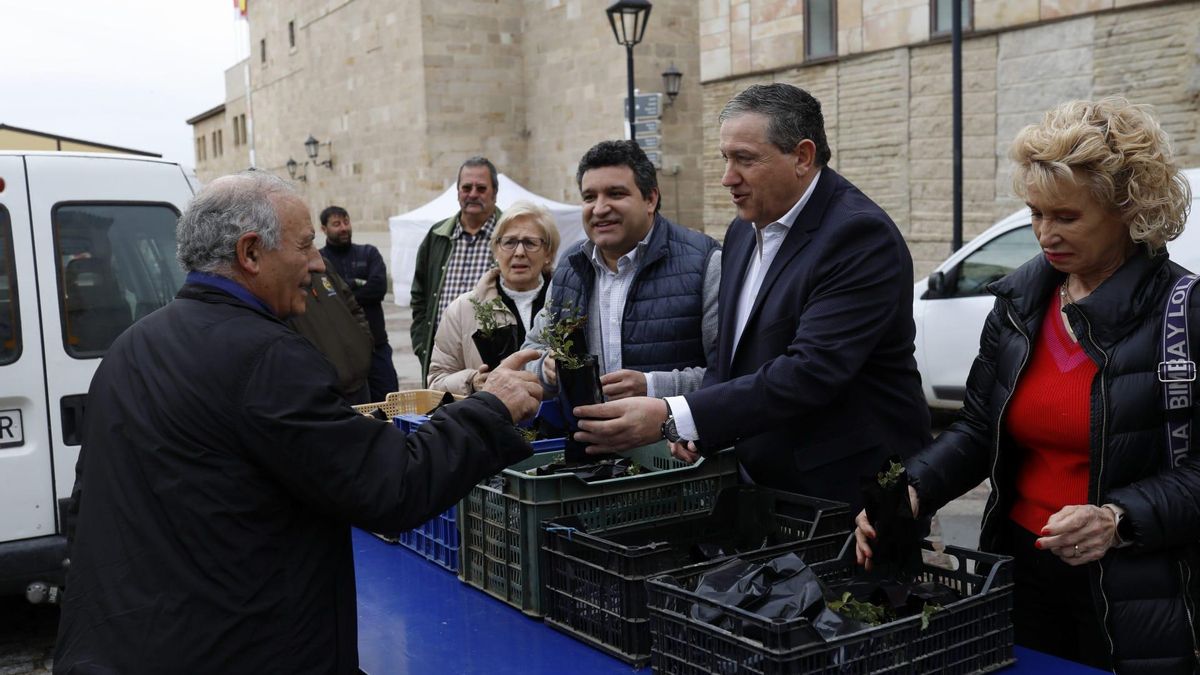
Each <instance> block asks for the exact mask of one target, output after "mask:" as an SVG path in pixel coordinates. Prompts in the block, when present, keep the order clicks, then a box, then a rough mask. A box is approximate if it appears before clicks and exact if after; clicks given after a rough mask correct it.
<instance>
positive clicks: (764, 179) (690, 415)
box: [576, 84, 931, 509]
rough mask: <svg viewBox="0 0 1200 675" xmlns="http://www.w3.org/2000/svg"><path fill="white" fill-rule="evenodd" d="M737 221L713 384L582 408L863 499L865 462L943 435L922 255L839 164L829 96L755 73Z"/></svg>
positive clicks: (603, 436)
mask: <svg viewBox="0 0 1200 675" xmlns="http://www.w3.org/2000/svg"><path fill="white" fill-rule="evenodd" d="M720 121H721V131H720V148H721V155H722V156H723V157H724V158H725V174H724V175H723V176H722V178H721V184H722V185H723V186H725V187H726V188H728V189H729V191H730V194H731V195H732V198H733V203H734V204H735V206H736V207H737V216H738V217H737V218H735V219H734V221H733V222H732V223H731V224H730V225H729V229H728V231H727V233H726V236H725V256H724V258H723V260H722V269H721V278H722V280H723V281H724V283H722V284H721V292H720V294H719V301H718V302H719V306H720V311H719V314H720V327H719V330H718V336H717V353H718V359H717V363H716V364H715V365H713V366H710V367H709V370H708V372H707V374H706V375H705V378H704V382H703V384H702V385H701V388H700V389H699V390H697V391H694V392H692V393H690V394H686V395H684V396H672V397H669V398H667V399H664V400H656V399H649V398H636V399H625V400H622V401H614V402H610V403H605V404H602V405H598V406H591V407H587V408H581V409H579V410H577V412H576V414H577V415H579V416H580V417H590V418H594V419H593V420H591V421H585V422H582V423H581V427H582V428H583V429H584V430H585V432H586V433H583V434H581V435H580V436H579V438H580V440H583V441H585V442H588V443H592V444H593V445H594V447H593V448H590V450H589V451H593V452H600V451H610V450H619V449H624V448H628V447H633V446H636V445H639V444H643V443H646V442H651V441H653V440H655V439H656V438H658V437H663V436H665V437H667V438H668V440H671V441H682V442H675V443H673V446H672V448H673V450H672V451H673V452H674V453H675V455H676V456H677V457H680V458H683V459H688V460H692V461H694V459H695V457H696V456H697V455H696V449H697V446H698V445H701V446H702V447H703V448H705V449H707V450H717V449H720V448H725V447H727V446H729V445H733V446H734V447H735V448H736V451H737V455H738V460H739V461H740V463H741V465H742V469H743V473H744V475H745V476H746V477H748V478H749V479H750V480H752V481H753V482H755V483H759V484H762V485H766V486H769V487H775V488H780V489H784V490H788V491H792V492H800V493H804V494H809V495H813V496H818V497H825V498H828V499H837V500H840V501H845V502H849V503H851V504H852V505H854V508H855V509H857V508H858V505H859V504H860V503H861V496H860V491H859V476H861V475H869V474H873V473H874V472H876V471H878V470H879V468H880V465H881V463H882V462H883V460H884V459H885V458H886V457H888V456H889V455H892V454H898V455H901V456H908V455H910V454H912V453H913V452H915V451H916V450H917V449H918V448H921V447H923V446H924V445H925V444H926V443H928V442H929V441H930V440H931V439H930V435H929V411H928V408H927V407H926V405H925V399H924V397H923V396H922V394H921V380H920V375H919V374H918V372H917V367H916V361H915V360H914V358H913V336H914V333H915V327H914V325H913V320H912V277H913V272H912V258H911V256H910V255H909V252H908V247H907V246H906V245H905V243H904V238H903V237H902V236H901V234H900V232H899V230H897V229H896V226H895V224H894V223H892V221H891V219H890V218H889V217H888V216H887V214H886V213H884V211H883V210H882V209H880V208H879V206H877V205H876V204H875V203H874V202H872V201H871V200H870V199H869V198H867V196H866V195H864V194H863V193H862V192H860V191H859V190H858V189H857V188H856V187H854V186H853V185H852V184H851V183H850V182H849V181H847V180H846V179H844V178H842V177H841V176H840V175H838V174H837V173H836V172H834V171H833V169H830V168H829V167H828V166H826V164H827V163H828V161H829V158H830V156H831V153H830V151H829V146H828V144H827V143H826V141H825V130H824V121H823V118H822V116H821V105H820V103H818V102H817V100H816V99H814V98H813V97H812V96H811V95H809V94H808V93H807V92H805V91H804V90H802V89H798V88H796V87H793V86H791V85H786V84H771V85H755V86H752V87H750V88H749V89H746V90H745V91H743V92H742V93H740V94H738V95H737V96H735V97H734V98H733V99H732V100H731V101H730V102H729V103H728V104H726V106H725V109H724V110H723V111H722V112H721V116H720Z"/></svg>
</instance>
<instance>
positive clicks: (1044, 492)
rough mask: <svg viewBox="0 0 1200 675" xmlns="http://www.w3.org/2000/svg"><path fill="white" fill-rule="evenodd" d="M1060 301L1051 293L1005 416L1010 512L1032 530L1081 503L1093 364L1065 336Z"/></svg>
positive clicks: (1088, 463) (1085, 498) (1087, 454)
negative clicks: (1012, 469)
mask: <svg viewBox="0 0 1200 675" xmlns="http://www.w3.org/2000/svg"><path fill="white" fill-rule="evenodd" d="M1060 302H1061V301H1060V299H1059V297H1058V294H1057V293H1055V296H1054V300H1053V301H1051V302H1050V303H1049V306H1048V307H1047V308H1046V315H1045V316H1044V317H1043V318H1042V330H1041V331H1039V333H1038V337H1037V340H1036V341H1035V342H1034V344H1033V354H1032V355H1031V357H1030V360H1029V365H1028V366H1027V367H1026V369H1025V373H1024V374H1023V375H1022V376H1021V379H1020V381H1018V382H1017V388H1016V391H1014V392H1013V396H1012V400H1011V401H1009V409H1008V410H1009V412H1008V419H1007V420H1006V428H1007V430H1008V433H1009V435H1011V436H1012V437H1013V439H1014V440H1015V441H1016V442H1017V445H1018V446H1020V448H1021V449H1020V452H1021V453H1022V456H1021V458H1020V465H1019V467H1018V469H1017V483H1016V491H1017V494H1016V499H1015V501H1014V503H1013V507H1012V511H1010V512H1009V517H1010V518H1012V519H1013V520H1014V521H1015V522H1016V523H1017V524H1018V525H1020V526H1021V527H1023V528H1025V529H1026V530H1029V531H1030V532H1032V533H1034V534H1040V533H1041V529H1042V527H1044V526H1045V525H1046V521H1047V520H1048V519H1049V518H1050V516H1052V515H1054V514H1055V513H1057V512H1058V510H1059V509H1061V508H1062V507H1064V506H1067V505H1069V504H1086V503H1088V473H1089V469H1090V467H1091V437H1090V434H1089V426H1090V421H1091V407H1092V406H1091V400H1092V378H1093V377H1094V376H1095V375H1096V364H1095V363H1093V362H1092V360H1091V359H1090V358H1088V356H1087V354H1085V353H1084V351H1083V348H1082V347H1080V346H1079V345H1078V344H1076V343H1075V342H1074V341H1072V340H1071V336H1070V335H1069V334H1068V333H1067V329H1066V328H1065V327H1064V326H1063V323H1062V319H1060V318H1059V310H1060V308H1061V304H1060Z"/></svg>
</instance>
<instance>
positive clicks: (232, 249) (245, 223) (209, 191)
mask: <svg viewBox="0 0 1200 675" xmlns="http://www.w3.org/2000/svg"><path fill="white" fill-rule="evenodd" d="M279 196H288V197H298V196H299V195H297V194H296V190H295V188H293V187H292V186H291V184H290V183H288V182H287V181H285V180H284V179H282V178H280V177H278V176H276V175H274V174H270V173H267V172H265V171H255V170H253V169H251V170H249V171H243V172H242V173H238V174H234V175H231V176H222V177H221V178H218V179H217V180H215V181H213V182H211V183H209V184H208V185H207V186H205V187H204V189H202V190H200V192H198V193H196V196H195V197H193V198H192V201H191V203H189V204H188V207H187V210H186V211H184V212H183V215H182V216H180V217H179V224H178V225H176V226H175V239H176V241H177V242H178V246H179V248H178V252H177V253H176V257H177V258H178V259H179V264H180V265H182V266H183V269H184V270H185V271H187V272H207V273H209V274H217V275H220V276H229V275H230V274H232V270H233V263H234V261H235V260H236V259H237V242H238V239H241V237H242V235H245V234H250V233H255V234H257V235H258V236H259V237H260V238H261V239H262V242H263V246H264V247H265V248H266V249H268V250H275V249H278V248H279V247H280V245H281V243H282V241H281V239H282V237H281V233H280V224H279V216H278V214H276V212H275V204H274V202H273V201H272V198H274V197H279Z"/></svg>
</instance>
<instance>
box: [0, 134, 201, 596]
mask: <svg viewBox="0 0 1200 675" xmlns="http://www.w3.org/2000/svg"><path fill="white" fill-rule="evenodd" d="M192 194H193V187H192V184H191V183H190V181H189V179H188V177H187V176H186V174H185V173H184V171H183V169H182V168H181V167H180V166H179V165H178V164H175V163H172V162H166V161H161V160H155V159H147V158H144V157H129V156H122V155H106V154H90V153H61V152H0V594H3V595H9V594H14V593H20V592H26V594H27V597H29V598H30V599H31V601H41V600H51V601H53V600H54V599H55V593H54V591H55V590H56V589H57V588H58V587H59V586H60V585H61V582H62V579H63V577H64V574H65V570H64V560H65V558H66V538H65V536H64V531H65V530H64V522H63V508H62V504H63V502H64V500H66V499H67V498H69V497H70V495H71V488H72V485H73V484H74V482H75V460H76V458H77V457H78V455H79V435H80V430H81V429H82V427H83V416H84V414H85V413H86V411H87V390H88V385H89V383H90V382H91V380H92V375H93V374H94V373H95V372H96V367H97V366H98V365H99V363H100V359H101V358H102V357H103V356H104V352H105V350H107V349H108V346H109V345H110V344H111V343H112V341H113V339H114V338H116V337H117V336H118V335H119V334H120V333H121V332H122V331H124V330H125V329H126V328H128V327H129V325H130V324H132V323H133V322H134V321H137V320H138V319H140V318H141V317H143V316H145V315H147V314H149V313H150V312H153V311H154V310H156V309H158V308H159V307H162V306H163V305H165V304H167V303H168V302H170V300H171V299H172V298H173V297H175V293H176V291H178V290H179V288H180V287H181V286H182V285H183V277H184V274H183V271H182V270H181V269H180V267H179V264H178V263H177V262H176V260H175V223H176V220H177V219H178V218H179V214H180V213H181V212H182V211H183V209H184V207H185V206H186V205H187V202H188V200H189V199H191V197H192ZM27 589H28V590H27Z"/></svg>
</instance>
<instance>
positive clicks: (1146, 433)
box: [856, 98, 1200, 673]
mask: <svg viewBox="0 0 1200 675" xmlns="http://www.w3.org/2000/svg"><path fill="white" fill-rule="evenodd" d="M1010 154H1011V157H1012V159H1013V161H1014V162H1015V164H1016V172H1015V176H1014V179H1013V183H1014V185H1013V187H1014V188H1015V190H1016V192H1017V194H1018V195H1020V196H1021V197H1023V198H1024V199H1025V200H1026V202H1027V203H1028V204H1029V207H1030V209H1031V210H1032V213H1033V230H1034V234H1035V235H1036V236H1037V238H1038V241H1039V243H1040V244H1041V247H1042V254H1041V255H1039V256H1038V257H1036V258H1035V259H1033V260H1031V261H1029V262H1028V263H1026V264H1025V265H1023V266H1022V267H1020V268H1019V269H1017V270H1016V271H1014V272H1013V273H1012V274H1010V275H1009V276H1008V277H1006V278H1004V279H1001V280H1000V281H997V282H995V283H993V284H990V285H989V286H988V290H989V291H990V292H991V293H993V294H994V295H995V296H996V305H995V309H994V310H993V311H992V313H991V315H990V316H989V317H988V319H987V322H986V324H985V325H984V328H983V336H982V339H981V342H980V351H979V356H978V357H977V358H976V360H975V365H974V366H973V367H972V369H971V375H970V378H969V379H968V384H967V389H968V391H967V397H966V403H965V406H964V408H963V414H962V418H961V419H960V420H959V421H958V422H956V423H955V424H954V425H952V426H951V427H950V428H949V429H947V430H946V431H945V433H943V434H942V435H941V436H939V437H938V438H937V440H935V441H934V443H933V444H932V445H931V446H929V447H927V448H925V449H924V450H923V451H921V452H919V453H918V454H917V455H915V456H914V457H913V458H912V459H910V460H908V461H907V462H906V466H907V468H908V471H909V475H910V481H911V485H912V487H911V488H910V498H911V501H912V504H913V509H914V511H915V512H917V513H918V514H920V515H923V514H927V513H933V512H935V511H936V510H937V509H938V508H940V507H941V506H942V505H944V504H945V503H947V502H948V501H950V500H951V499H954V498H955V497H958V496H959V495H961V494H963V493H964V492H966V491H967V490H969V489H971V488H972V487H974V486H976V485H978V484H979V483H980V481H982V480H983V479H984V478H987V479H989V480H990V481H991V485H992V493H991V496H990V497H989V499H988V504H987V507H986V508H985V511H984V516H983V524H982V526H981V533H980V548H981V549H982V550H985V551H993V552H997V553H1003V554H1006V555H1011V556H1013V558H1014V560H1013V568H1012V569H1013V575H1014V598H1013V625H1014V628H1015V639H1016V642H1017V644H1021V645H1024V646H1026V647H1029V648H1032V649H1035V650H1038V651H1042V652H1048V653H1051V654H1055V655H1058V656H1061V657H1064V658H1068V659H1071V660H1074V661H1080V662H1083V663H1087V664H1090V665H1093V666H1097V667H1101V668H1112V669H1114V670H1116V671H1117V672H1126V673H1193V672H1195V670H1196V668H1197V659H1196V654H1197V653H1198V652H1197V646H1196V645H1197V643H1196V640H1195V635H1194V628H1195V617H1194V609H1195V608H1194V607H1193V606H1192V600H1193V598H1194V597H1195V596H1194V595H1192V594H1190V593H1189V589H1188V586H1189V584H1191V583H1192V582H1193V581H1194V580H1193V579H1192V577H1193V576H1194V575H1195V573H1200V570H1194V569H1193V561H1194V560H1195V553H1196V542H1200V455H1198V454H1197V453H1196V451H1195V450H1194V449H1193V447H1192V446H1189V445H1188V444H1187V443H1186V442H1185V443H1184V445H1183V451H1182V452H1181V454H1180V455H1179V456H1178V457H1174V458H1173V457H1172V452H1171V449H1170V448H1169V447H1168V441H1167V432H1166V421H1167V420H1166V415H1165V413H1164V411H1163V406H1162V404H1161V401H1162V400H1163V386H1164V385H1163V384H1162V383H1161V382H1159V377H1158V364H1159V361H1160V360H1162V356H1161V354H1160V345H1161V341H1162V339H1163V332H1164V323H1163V322H1164V313H1165V306H1166V301H1167V298H1168V296H1169V295H1170V294H1171V293H1172V288H1173V287H1174V286H1175V284H1176V282H1177V281H1178V280H1179V278H1180V277H1181V276H1183V275H1184V274H1186V273H1187V271H1186V270H1184V269H1182V268H1181V267H1179V266H1178V265H1176V264H1174V263H1172V262H1171V261H1170V260H1169V259H1168V257H1167V252H1166V248H1165V245H1166V243H1167V242H1168V241H1170V240H1172V239H1174V238H1175V237H1177V236H1178V235H1179V233H1180V232H1181V231H1182V229H1183V223H1184V221H1185V218H1186V215H1187V208H1188V204H1189V203H1190V195H1189V190H1188V186H1187V183H1186V182H1185V180H1184V178H1183V176H1182V175H1181V174H1180V172H1179V171H1178V169H1177V167H1176V165H1175V162H1174V160H1173V159H1172V155H1171V150H1170V147H1169V145H1168V141H1167V138H1166V135H1165V134H1164V133H1163V131H1162V129H1161V128H1160V127H1159V125H1158V123H1157V122H1156V121H1155V120H1154V118H1153V117H1152V116H1151V115H1150V113H1149V112H1148V111H1147V110H1146V109H1145V108H1143V107H1141V106H1136V105H1132V104H1130V103H1129V102H1128V101H1126V100H1124V99H1120V98H1109V99H1104V100H1101V101H1096V102H1091V101H1073V102H1070V103H1066V104H1063V105H1061V106H1059V107H1057V108H1055V109H1054V110H1051V111H1050V112H1048V113H1046V115H1045V117H1044V118H1043V120H1042V121H1041V123H1040V124H1036V125H1032V126H1029V127H1026V128H1025V129H1023V130H1022V131H1021V132H1020V134H1018V136H1017V139H1016V141H1015V142H1014V143H1013V146H1012V150H1011V153H1010ZM1195 304H1196V303H1195V302H1193V303H1191V305H1192V306H1191V307H1189V308H1187V314H1188V315H1189V316H1188V317H1186V318H1190V324H1191V326H1193V327H1196V326H1200V311H1198V310H1197V309H1195V308H1194V307H1195ZM1185 320H1186V319H1185ZM1193 335H1196V334H1195V333H1193ZM1192 344H1193V346H1195V345H1197V344H1198V342H1197V341H1196V339H1195V338H1193V342H1192ZM1184 415H1185V419H1189V418H1196V415H1195V408H1194V407H1193V408H1191V409H1189V410H1185V411H1184ZM1192 427H1193V429H1194V430H1197V431H1200V419H1194V420H1193V421H1192ZM858 526H859V527H858V531H857V533H856V534H857V537H858V554H859V560H860V562H863V563H865V564H868V565H869V563H870V557H871V548H870V542H871V539H873V538H874V536H875V531H874V530H873V529H872V527H871V525H870V523H869V522H868V521H867V518H866V516H865V513H862V514H859V517H858Z"/></svg>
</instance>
